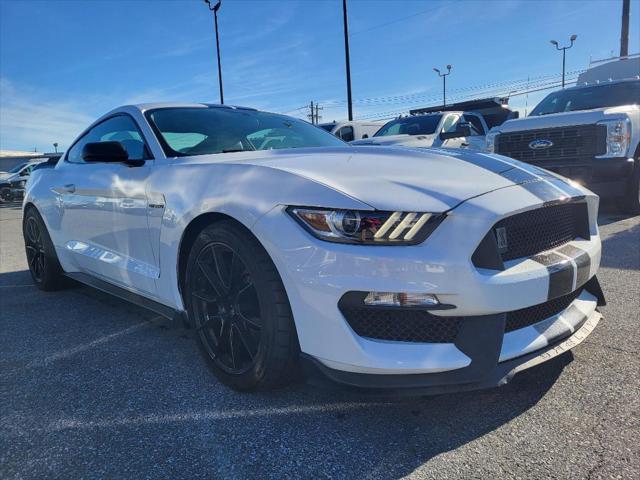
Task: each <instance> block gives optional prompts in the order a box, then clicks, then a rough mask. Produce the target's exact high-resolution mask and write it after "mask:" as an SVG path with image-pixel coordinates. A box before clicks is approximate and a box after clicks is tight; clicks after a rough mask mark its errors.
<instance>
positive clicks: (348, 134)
mask: <svg viewBox="0 0 640 480" xmlns="http://www.w3.org/2000/svg"><path fill="white" fill-rule="evenodd" d="M336 136H337V137H340V138H341V139H342V140H344V141H345V142H350V141H351V140H353V139H354V136H353V127H342V128H341V129H340V130H338V131H337V132H336Z"/></svg>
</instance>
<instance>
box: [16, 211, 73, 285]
mask: <svg viewBox="0 0 640 480" xmlns="http://www.w3.org/2000/svg"><path fill="white" fill-rule="evenodd" d="M22 234H23V237H24V244H25V252H26V254H27V262H28V264H29V273H31V278H32V279H33V282H34V283H35V284H36V286H37V287H38V288H39V289H40V290H44V291H54V290H60V289H62V288H65V287H67V286H68V285H69V282H68V280H67V277H65V276H64V272H63V270H62V267H61V266H60V262H59V261H58V256H57V255H56V251H55V248H54V247H53V242H52V241H51V237H49V232H48V231H47V227H46V225H45V223H44V221H43V220H42V217H41V216H40V214H39V213H38V211H37V210H36V209H35V208H34V207H31V208H28V209H27V210H26V211H25V213H24V219H23V221H22Z"/></svg>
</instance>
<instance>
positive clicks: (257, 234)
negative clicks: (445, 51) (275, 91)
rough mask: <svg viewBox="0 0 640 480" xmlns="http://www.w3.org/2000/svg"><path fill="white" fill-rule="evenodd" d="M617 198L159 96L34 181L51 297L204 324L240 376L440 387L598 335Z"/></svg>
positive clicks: (30, 190)
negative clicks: (74, 293) (609, 217)
mask: <svg viewBox="0 0 640 480" xmlns="http://www.w3.org/2000/svg"><path fill="white" fill-rule="evenodd" d="M597 209H598V198H597V196H595V195H594V194H592V193H590V192H589V191H588V190H586V189H584V188H583V187H581V186H579V185H577V184H573V183H570V182H569V181H567V180H565V179H563V178H562V177H559V176H556V175H555V174H551V173H549V172H546V171H544V170H541V169H538V168H536V167H533V166H530V165H527V164H524V163H520V162H518V161H515V160H511V159H509V158H506V157H502V156H499V155H493V154H484V153H470V152H464V151H459V150H437V149H427V150H419V149H408V148H387V147H380V148H375V149H372V148H370V147H356V146H350V145H347V144H345V143H344V142H342V141H341V140H340V139H338V138H336V137H334V136H332V135H330V134H329V133H327V132H325V131H323V130H321V129H319V128H317V127H315V126H312V125H310V124H308V123H306V122H304V121H302V120H298V119H295V118H290V117H286V116H283V115H277V114H272V113H267V112H261V111H256V110H253V109H249V108H241V107H231V106H222V105H207V104H189V105H183V104H148V105H137V106H124V107H120V108H117V109H115V110H113V111H111V112H110V113H108V114H106V115H105V116H103V117H102V118H100V119H99V120H97V121H96V122H95V123H94V124H92V125H91V126H90V127H89V128H87V129H86V130H85V131H84V132H83V133H82V134H81V135H80V136H79V137H78V139H77V140H75V142H74V143H73V144H71V147H70V148H69V149H68V150H67V152H66V154H65V155H64V157H63V158H62V160H61V161H60V162H59V163H58V164H57V165H56V167H55V168H51V169H43V170H37V171H36V172H34V174H33V175H32V177H31V179H30V180H29V182H28V185H27V190H26V195H25V199H24V223H23V229H24V239H25V244H26V254H27V258H28V263H29V268H30V271H31V275H32V277H33V280H34V281H35V283H36V284H37V285H38V286H39V287H40V288H42V289H44V290H52V289H56V288H60V287H61V286H62V285H63V284H64V283H65V282H64V280H66V277H70V278H72V279H75V280H77V281H80V282H83V283H85V284H88V285H91V286H93V287H96V288H99V289H102V290H104V291H106V292H109V293H112V294H114V295H118V296H121V297H123V298H126V299H128V300H130V301H134V302H136V303H138V304H141V305H144V306H146V307H148V308H150V309H152V310H154V311H156V312H158V313H159V314H162V315H164V316H167V317H169V318H173V319H180V320H181V321H184V322H185V324H186V325H187V326H190V327H191V328H192V329H193V331H194V332H195V336H196V337H197V339H198V342H199V344H200V347H201V349H202V351H203V354H204V356H205V358H206V359H207V361H208V363H209V364H210V366H211V368H212V370H213V372H214V373H215V374H216V376H217V377H218V378H219V379H220V380H221V381H223V382H224V383H226V384H228V385H230V386H232V387H234V388H236V389H240V390H255V389H264V388H269V387H273V386H275V385H279V384H282V383H284V382H286V381H288V380H290V379H292V378H295V377H297V376H298V375H300V374H301V373H302V372H306V374H307V376H308V377H310V378H319V379H325V380H327V379H328V380H331V381H333V382H337V383H338V384H342V385H343V386H347V387H352V388H356V389H363V390H368V391H370V390H373V391H378V392H381V391H385V392H389V391H392V390H393V391H396V390H401V389H409V390H410V391H414V392H424V393H436V392H445V391H450V390H466V389H474V388H481V387H488V386H493V385H500V384H503V383H506V382H507V381H508V380H509V379H510V378H511V377H512V376H513V375H514V374H515V373H517V372H518V371H520V370H522V369H525V368H528V367H530V366H532V365H535V364H537V363H540V362H541V361H544V360H547V359H549V358H552V357H553V356H555V355H557V354H559V353H561V352H563V351H566V350H567V349H569V348H571V347H573V346H575V345H577V344H578V343H580V341H582V340H583V339H584V338H585V337H586V336H587V335H588V334H589V333H590V332H591V331H592V330H593V328H594V327H595V325H596V324H597V322H598V321H599V320H600V314H599V313H598V311H597V306H598V305H599V304H602V303H603V302H604V299H603V295H602V291H601V289H600V287H599V285H598V282H597V280H596V277H595V274H596V271H597V269H598V266H599V262H600V249H601V247H600V238H599V236H598V227H597V223H596V216H597ZM301 367H302V368H301Z"/></svg>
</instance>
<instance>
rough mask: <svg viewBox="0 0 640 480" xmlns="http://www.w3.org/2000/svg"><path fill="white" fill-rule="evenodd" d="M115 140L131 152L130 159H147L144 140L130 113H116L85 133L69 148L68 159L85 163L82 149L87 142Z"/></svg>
mask: <svg viewBox="0 0 640 480" xmlns="http://www.w3.org/2000/svg"><path fill="white" fill-rule="evenodd" d="M114 141H115V142H120V143H121V144H122V146H123V147H124V149H125V150H126V151H127V153H128V154H129V159H131V160H146V159H147V158H148V156H147V154H146V152H147V150H146V147H145V143H144V140H143V139H142V136H141V135H140V131H139V130H138V127H137V126H136V124H135V122H134V121H133V119H132V118H131V117H129V116H128V115H116V116H115V117H111V118H109V119H107V120H105V121H104V122H101V123H99V124H98V125H96V126H95V127H93V128H92V129H91V130H89V131H88V132H87V133H85V134H84V136H83V137H82V138H80V140H78V142H76V144H75V145H74V146H73V147H71V149H70V150H69V153H68V155H67V161H68V162H73V163H84V161H83V160H82V149H83V148H84V146H85V145H86V144H87V143H93V142H114Z"/></svg>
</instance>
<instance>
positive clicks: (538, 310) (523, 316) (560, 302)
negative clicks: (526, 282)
mask: <svg viewBox="0 0 640 480" xmlns="http://www.w3.org/2000/svg"><path fill="white" fill-rule="evenodd" d="M581 293H582V290H581V289H579V290H576V291H575V292H571V293H570V294H568V295H565V296H563V297H558V298H554V299H553V300H549V301H548V302H545V303H540V304H538V305H534V306H532V307H527V308H523V309H520V310H514V311H512V312H508V313H507V318H506V323H505V327H504V331H505V333H509V332H513V331H514V330H520V329H521V328H525V327H528V326H530V325H535V324H536V323H538V322H541V321H543V320H546V319H547V318H549V317H553V316H554V315H557V314H559V313H560V312H563V311H564V310H566V309H567V307H568V306H569V305H571V302H573V301H574V300H575V299H576V298H578V297H579V296H580V294H581Z"/></svg>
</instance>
